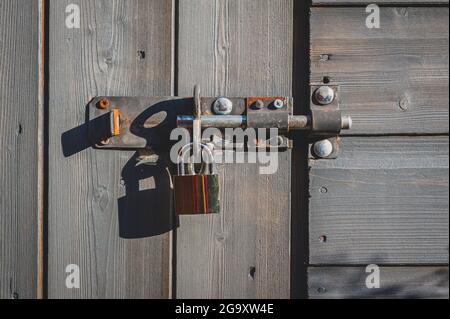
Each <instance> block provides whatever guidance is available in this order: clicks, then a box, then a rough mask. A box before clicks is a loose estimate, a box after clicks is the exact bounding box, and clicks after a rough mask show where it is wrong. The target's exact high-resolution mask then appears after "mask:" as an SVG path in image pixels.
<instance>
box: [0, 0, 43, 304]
mask: <svg viewBox="0 0 450 319" xmlns="http://www.w3.org/2000/svg"><path fill="white" fill-rule="evenodd" d="M39 23H40V21H39V2H38V1H28V0H2V1H0V149H1V151H0V172H1V174H0V185H2V186H1V192H0V299H3V298H20V299H24V298H35V297H36V296H37V260H38V258H37V254H38V253H37V251H38V241H37V238H38V235H37V223H38V209H39V200H40V198H39V196H38V173H37V172H38V160H39V159H38V153H39V152H38V140H37V138H36V136H37V134H38V115H39V112H40V110H39V94H40V90H39V59H38V52H39Z"/></svg>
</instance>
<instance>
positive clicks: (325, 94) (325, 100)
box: [314, 86, 335, 105]
mask: <svg viewBox="0 0 450 319" xmlns="http://www.w3.org/2000/svg"><path fill="white" fill-rule="evenodd" d="M334 96H335V94H334V90H333V89H332V88H330V87H329V86H321V87H320V88H318V89H317V90H316V91H315V92H314V99H315V102H317V103H318V104H320V105H329V104H331V103H333V101H334Z"/></svg>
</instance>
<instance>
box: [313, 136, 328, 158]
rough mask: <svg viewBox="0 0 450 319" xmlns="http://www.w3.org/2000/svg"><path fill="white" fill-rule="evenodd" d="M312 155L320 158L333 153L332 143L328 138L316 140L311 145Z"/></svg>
mask: <svg viewBox="0 0 450 319" xmlns="http://www.w3.org/2000/svg"><path fill="white" fill-rule="evenodd" d="M313 152H314V155H316V156H317V157H320V158H326V157H328V156H330V155H331V154H332V153H333V144H332V143H331V142H330V141H329V140H322V141H319V142H316V143H315V144H314V146H313Z"/></svg>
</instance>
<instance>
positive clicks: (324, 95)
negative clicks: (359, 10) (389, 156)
mask: <svg viewBox="0 0 450 319" xmlns="http://www.w3.org/2000/svg"><path fill="white" fill-rule="evenodd" d="M195 92H196V93H195V94H194V95H195V96H194V97H188V98H181V97H144V98H139V97H97V98H94V99H93V100H92V101H91V103H90V104H89V106H88V109H89V111H88V114H89V123H88V128H89V129H88V130H89V137H90V140H91V142H92V144H93V145H95V146H96V147H97V148H100V149H132V150H137V149H153V150H155V149H160V148H163V149H164V148H168V147H169V145H170V133H171V131H172V130H173V129H174V128H175V127H183V128H189V129H192V130H193V135H194V139H195V138H196V139H197V140H198V141H201V139H200V135H201V131H202V130H203V129H206V128H217V129H225V128H243V129H245V128H254V129H258V128H267V129H270V128H277V129H278V130H279V132H280V137H281V139H283V141H284V142H283V143H280V144H279V145H278V146H277V147H278V148H285V147H291V141H290V140H289V138H288V137H287V133H288V132H289V131H292V130H304V131H307V132H308V133H309V134H308V135H309V136H310V139H311V141H312V142H315V141H320V140H323V139H330V141H331V143H332V144H336V147H334V151H333V152H332V153H331V154H329V155H328V156H325V157H323V156H317V157H320V158H334V157H335V156H336V154H337V149H338V145H337V144H338V139H337V136H338V135H339V134H340V132H341V130H347V129H350V128H351V125H352V120H351V118H350V117H349V116H345V115H342V114H341V111H340V109H339V87H338V86H311V96H310V101H311V110H310V112H309V114H306V115H293V103H294V101H293V99H292V98H291V97H280V96H275V97H247V98H228V97H219V98H217V97H201V96H200V90H199V89H198V87H196V90H195ZM333 139H334V140H333ZM317 149H318V148H317ZM312 153H313V154H314V152H312ZM315 155H319V154H315Z"/></svg>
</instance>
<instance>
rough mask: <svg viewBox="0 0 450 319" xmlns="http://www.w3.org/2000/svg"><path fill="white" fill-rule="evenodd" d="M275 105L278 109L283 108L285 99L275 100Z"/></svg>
mask: <svg viewBox="0 0 450 319" xmlns="http://www.w3.org/2000/svg"><path fill="white" fill-rule="evenodd" d="M273 106H274V107H275V108H276V109H282V108H283V107H284V101H283V100H279V99H278V100H275V101H274V102H273Z"/></svg>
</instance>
